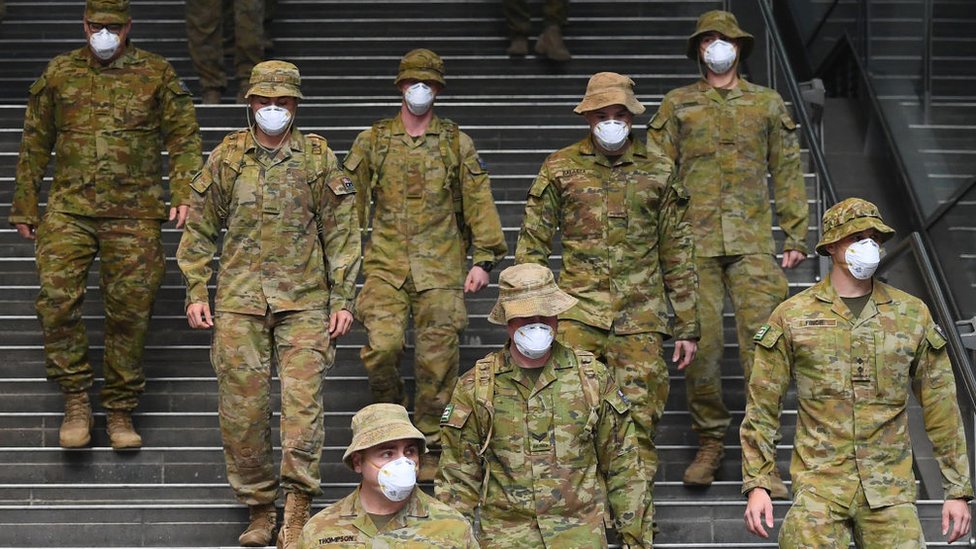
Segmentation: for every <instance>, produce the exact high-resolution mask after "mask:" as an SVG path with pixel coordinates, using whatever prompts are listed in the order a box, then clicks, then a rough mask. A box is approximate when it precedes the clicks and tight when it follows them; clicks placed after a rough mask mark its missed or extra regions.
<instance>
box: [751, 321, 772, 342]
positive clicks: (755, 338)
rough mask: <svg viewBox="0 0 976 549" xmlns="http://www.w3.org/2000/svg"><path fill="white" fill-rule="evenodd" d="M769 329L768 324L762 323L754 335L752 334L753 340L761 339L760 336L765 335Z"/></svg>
mask: <svg viewBox="0 0 976 549" xmlns="http://www.w3.org/2000/svg"><path fill="white" fill-rule="evenodd" d="M768 331H769V324H763V325H762V327H761V328H759V331H758V332H756V335H754V336H752V340H753V341H762V338H763V337H765V336H766V332H768Z"/></svg>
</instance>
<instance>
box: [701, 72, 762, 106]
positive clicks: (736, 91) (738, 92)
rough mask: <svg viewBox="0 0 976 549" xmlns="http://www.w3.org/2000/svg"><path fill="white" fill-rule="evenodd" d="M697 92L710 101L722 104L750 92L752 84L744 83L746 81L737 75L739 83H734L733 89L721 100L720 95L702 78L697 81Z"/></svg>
mask: <svg viewBox="0 0 976 549" xmlns="http://www.w3.org/2000/svg"><path fill="white" fill-rule="evenodd" d="M698 91H700V92H702V93H703V94H705V96H706V97H708V98H709V99H711V100H712V101H715V102H716V103H722V102H723V101H728V100H730V99H737V98H739V97H742V96H743V95H745V94H746V93H747V92H751V91H752V84H750V83H749V82H748V81H746V79H745V78H743V77H742V75H739V81H738V82H736V84H735V87H734V88H731V89H729V93H728V95H726V96H725V98H724V99H723V98H722V95H721V94H720V93H718V90H716V89H715V87H714V86H712V85H711V84H709V83H708V82H707V81H706V80H705V79H704V78H702V79H701V80H699V81H698Z"/></svg>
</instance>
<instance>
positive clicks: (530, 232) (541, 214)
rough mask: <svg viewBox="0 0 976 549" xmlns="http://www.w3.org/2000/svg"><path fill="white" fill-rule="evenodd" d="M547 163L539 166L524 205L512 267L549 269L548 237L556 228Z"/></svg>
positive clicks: (556, 200)
mask: <svg viewBox="0 0 976 549" xmlns="http://www.w3.org/2000/svg"><path fill="white" fill-rule="evenodd" d="M555 187H556V185H554V184H553V181H552V173H551V172H550V170H549V164H548V162H547V163H545V164H543V165H542V169H541V170H540V171H539V175H538V176H536V178H535V181H534V182H533V183H532V187H530V188H529V195H528V197H527V198H526V201H525V217H524V218H523V219H522V229H521V230H520V231H519V237H518V244H517V245H516V247H515V263H538V264H539V265H543V266H546V267H548V266H549V254H550V253H552V237H553V236H554V235H555V234H556V227H558V226H559V196H558V194H557V192H556V188H555Z"/></svg>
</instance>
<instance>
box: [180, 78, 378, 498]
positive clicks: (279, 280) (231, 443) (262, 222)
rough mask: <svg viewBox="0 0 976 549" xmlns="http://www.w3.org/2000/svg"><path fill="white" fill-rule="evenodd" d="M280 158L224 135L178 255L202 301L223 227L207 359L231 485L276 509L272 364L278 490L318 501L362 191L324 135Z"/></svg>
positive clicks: (198, 184) (197, 182) (199, 187)
mask: <svg viewBox="0 0 976 549" xmlns="http://www.w3.org/2000/svg"><path fill="white" fill-rule="evenodd" d="M269 63H270V62H269ZM272 155H273V153H270V152H267V151H265V150H264V149H262V148H260V147H256V146H255V141H254V138H253V136H252V135H251V133H250V132H249V131H248V130H240V131H238V132H234V133H232V134H230V135H228V136H227V137H226V138H224V141H223V142H222V143H221V144H220V145H219V146H218V147H217V148H216V149H214V151H213V152H212V153H211V155H210V158H209V160H208V161H207V164H206V166H204V169H203V171H202V172H200V175H199V176H198V177H197V178H195V179H194V180H193V182H192V184H191V187H192V188H193V190H194V191H195V194H194V197H193V204H192V208H191V212H190V217H189V219H188V221H187V225H186V231H185V232H184V233H183V239H182V240H181V241H180V247H179V250H178V251H177V260H178V262H179V266H180V269H181V270H182V271H183V274H184V277H185V278H186V283H187V305H189V304H191V303H206V302H207V300H208V292H207V282H208V281H209V280H210V276H211V274H212V271H213V269H212V268H211V262H212V260H213V256H214V253H215V252H216V250H217V237H218V235H219V234H220V231H221V229H222V228H226V229H227V234H226V235H225V236H224V240H223V242H224V243H223V248H222V251H221V264H220V272H219V273H218V276H217V296H216V301H215V311H216V314H217V316H216V321H215V329H214V339H213V345H212V347H211V361H212V362H213V366H214V370H215V371H216V372H217V381H218V384H219V390H220V401H219V403H220V424H221V435H222V437H223V441H224V453H225V458H226V461H227V477H228V480H229V482H230V484H231V487H232V488H233V489H234V491H235V493H236V494H237V496H238V499H240V500H241V501H242V502H244V503H246V504H248V505H252V506H253V505H259V504H266V503H268V502H273V501H274V500H275V498H276V496H277V491H278V478H277V475H275V473H274V470H273V466H274V458H273V456H272V445H271V426H270V425H269V420H270V419H271V408H270V406H271V395H270V391H271V360H272V356H274V357H275V358H276V359H277V368H278V374H279V377H280V378H281V394H282V398H281V408H282V412H281V439H282V463H281V478H282V484H283V485H284V489H285V491H286V492H301V493H306V494H318V493H320V488H319V457H320V455H321V450H322V441H323V433H324V431H323V423H322V421H323V411H322V381H323V377H324V374H325V372H326V370H328V369H329V368H330V367H331V366H332V362H333V358H334V348H333V347H332V346H331V342H330V340H329V336H328V324H329V312H336V311H339V310H341V309H350V308H351V307H352V300H353V294H354V292H355V279H356V274H357V273H358V270H359V245H360V241H359V225H358V223H357V221H356V215H355V207H354V203H355V195H354V194H353V193H354V188H353V185H352V182H351V181H349V179H348V178H346V176H345V174H343V172H342V170H341V169H340V167H339V165H338V162H337V160H336V158H335V155H334V154H333V153H332V151H331V150H330V149H329V148H328V146H327V143H326V141H325V139H323V138H322V137H319V136H317V135H314V134H308V135H304V136H303V135H302V134H301V133H300V132H299V131H298V130H293V131H292V133H291V136H290V137H289V139H288V141H287V142H286V144H285V145H284V146H282V148H281V149H280V150H279V151H278V152H277V154H274V155H273V156H272ZM323 251H324V255H323Z"/></svg>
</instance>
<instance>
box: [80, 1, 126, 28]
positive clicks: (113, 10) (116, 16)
mask: <svg viewBox="0 0 976 549" xmlns="http://www.w3.org/2000/svg"><path fill="white" fill-rule="evenodd" d="M85 19H86V20H87V21H89V22H91V23H99V24H102V25H124V24H126V23H128V22H129V0H88V2H87V3H86V4H85Z"/></svg>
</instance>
